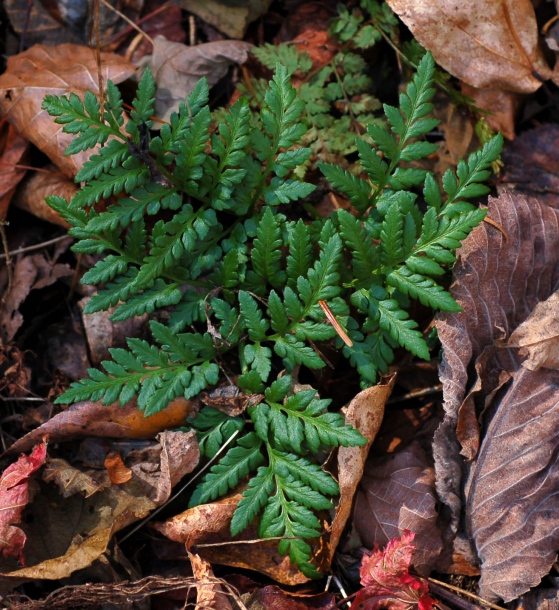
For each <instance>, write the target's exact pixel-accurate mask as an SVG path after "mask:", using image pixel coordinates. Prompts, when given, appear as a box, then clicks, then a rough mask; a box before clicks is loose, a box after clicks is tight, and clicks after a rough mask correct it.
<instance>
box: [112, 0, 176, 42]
mask: <svg viewBox="0 0 559 610" xmlns="http://www.w3.org/2000/svg"><path fill="white" fill-rule="evenodd" d="M173 2H174V0H167V2H165V4H162V5H161V6H160V7H159V8H157V9H155V10H154V11H153V12H152V13H149V14H148V15H145V16H144V17H142V18H141V19H140V20H139V21H138V23H136V24H134V25H133V26H130V27H127V28H126V29H124V30H122V31H121V32H117V33H116V34H115V35H114V36H111V38H109V40H108V41H107V42H106V43H105V44H104V45H103V46H104V47H107V46H109V45H111V44H114V43H115V42H118V41H119V40H120V39H121V38H125V37H126V36H128V34H130V32H131V31H132V30H134V29H138V27H137V26H139V25H142V23H145V22H146V21H149V20H150V19H153V18H154V17H156V16H157V15H159V13H161V12H163V11H164V10H165V9H168V8H170V7H171V6H173ZM141 32H142V34H143V35H145V34H146V33H145V32H144V31H143V30H141Z"/></svg>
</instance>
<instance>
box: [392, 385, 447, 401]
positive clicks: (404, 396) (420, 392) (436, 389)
mask: <svg viewBox="0 0 559 610" xmlns="http://www.w3.org/2000/svg"><path fill="white" fill-rule="evenodd" d="M442 391H443V384H442V383H439V384H438V385H434V386H431V387H430V388H423V389H421V390H414V391H413V392H408V393H407V394H402V395H401V396H393V397H392V398H390V399H389V400H388V401H387V402H386V404H387V405H390V404H393V403H395V402H403V401H404V400H410V399H412V398H419V397H420V396H428V395H429V394H436V393H437V392H442Z"/></svg>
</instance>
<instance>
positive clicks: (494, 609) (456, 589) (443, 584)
mask: <svg viewBox="0 0 559 610" xmlns="http://www.w3.org/2000/svg"><path fill="white" fill-rule="evenodd" d="M425 580H427V582H432V583H433V584H435V585H439V586H440V587H444V588H445V589H448V590H449V591H454V592H455V593H460V594H462V595H465V596H466V597H470V598H471V599H475V600H476V602H479V603H480V604H483V605H484V606H487V607H488V608H492V610H506V608H503V607H502V606H496V605H495V604H492V603H491V602H488V601H487V600H486V599H483V598H482V597H478V596H477V595H474V594H473V593H470V592H469V591H465V590H464V589H460V587H455V586H453V585H449V584H448V583H446V582H442V580H435V579H434V578H426V579H425Z"/></svg>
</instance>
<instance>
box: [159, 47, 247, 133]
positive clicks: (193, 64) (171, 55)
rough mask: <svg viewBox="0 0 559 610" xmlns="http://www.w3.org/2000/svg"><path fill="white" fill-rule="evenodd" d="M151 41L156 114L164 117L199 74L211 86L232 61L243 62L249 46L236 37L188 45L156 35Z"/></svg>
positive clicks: (165, 118) (180, 100)
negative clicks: (235, 38) (155, 87)
mask: <svg viewBox="0 0 559 610" xmlns="http://www.w3.org/2000/svg"><path fill="white" fill-rule="evenodd" d="M153 43H154V44H153V55H152V56H151V63H150V66H151V71H152V73H153V76H154V78H155V82H156V83H157V91H156V94H155V114H156V115H157V116H158V117H159V118H161V119H163V120H168V119H169V118H170V116H171V114H172V113H173V112H176V111H177V110H178V109H179V104H180V103H181V102H184V100H185V98H186V96H187V95H188V94H189V93H190V92H191V91H192V90H193V89H194V87H195V85H196V83H197V82H198V81H199V80H200V79H201V78H202V77H206V79H207V80H208V84H209V85H210V87H211V86H213V85H215V84H216V83H217V81H218V80H219V79H220V78H221V77H223V76H225V74H227V70H228V69H229V66H230V65H231V64H234V63H237V64H242V63H244V62H245V61H246V60H247V58H248V52H249V51H250V49H251V48H252V45H251V44H250V43H248V42H242V41H239V40H219V41H217V42H207V43H205V44H199V45H197V46H195V47H187V46H186V45H185V44H182V43H180V42H171V41H169V40H167V39H166V38H165V37H164V36H157V37H156V38H155V40H154V41H153ZM154 127H157V125H154Z"/></svg>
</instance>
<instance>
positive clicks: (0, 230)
mask: <svg viewBox="0 0 559 610" xmlns="http://www.w3.org/2000/svg"><path fill="white" fill-rule="evenodd" d="M6 224H7V223H6V221H5V220H0V236H1V238H2V247H3V248H4V258H5V259H6V267H7V268H8V288H7V290H6V292H4V294H3V295H2V300H1V301H0V311H2V309H4V306H5V305H6V300H7V298H8V295H9V294H10V292H11V290H12V284H13V281H14V270H13V268H12V257H11V256H10V250H9V247H8V238H7V237H6V228H5V227H6Z"/></svg>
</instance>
